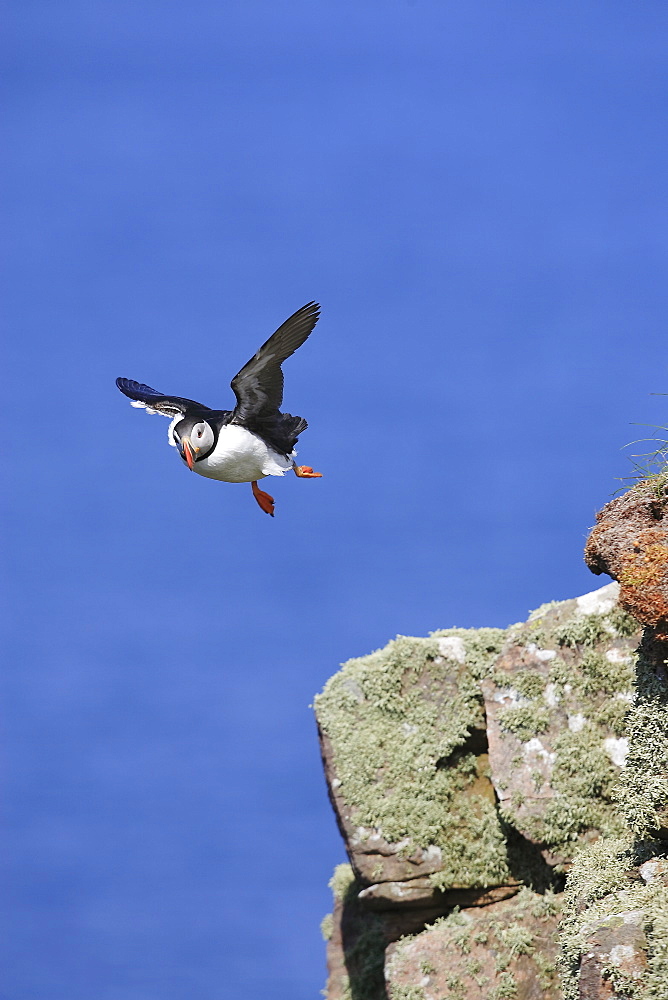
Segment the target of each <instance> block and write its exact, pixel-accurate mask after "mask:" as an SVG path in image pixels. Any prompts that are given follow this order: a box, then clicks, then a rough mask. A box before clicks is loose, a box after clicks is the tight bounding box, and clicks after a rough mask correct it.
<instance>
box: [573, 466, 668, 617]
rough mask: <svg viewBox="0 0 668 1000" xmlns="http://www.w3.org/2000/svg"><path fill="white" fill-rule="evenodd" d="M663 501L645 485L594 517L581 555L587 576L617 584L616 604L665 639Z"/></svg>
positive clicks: (667, 585)
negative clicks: (602, 575)
mask: <svg viewBox="0 0 668 1000" xmlns="http://www.w3.org/2000/svg"><path fill="white" fill-rule="evenodd" d="M666 514H668V496H665V495H664V493H663V489H661V490H659V489H658V488H657V486H656V485H655V484H654V483H653V482H652V481H651V480H648V481H646V482H644V483H640V484H639V485H638V486H635V487H634V488H633V489H632V490H629V492H628V493H625V494H624V496H621V497H617V498H616V499H615V500H612V501H611V502H610V503H609V504H606V506H605V507H604V508H603V510H601V511H599V513H598V514H597V515H596V521H597V524H596V527H595V528H594V529H593V531H592V533H591V535H590V536H589V540H588V542H587V546H586V549H585V562H586V563H587V566H588V567H589V569H590V570H591V571H592V573H596V574H600V573H607V574H608V575H609V576H611V577H613V579H615V580H618V581H619V584H620V587H621V591H620V595H619V603H620V605H621V606H622V607H623V608H624V610H625V611H628V613H629V614H631V615H633V617H634V618H636V619H637V620H638V621H639V622H642V623H643V624H644V625H653V626H655V627H656V628H657V630H658V631H659V632H660V633H662V634H663V635H668V519H666Z"/></svg>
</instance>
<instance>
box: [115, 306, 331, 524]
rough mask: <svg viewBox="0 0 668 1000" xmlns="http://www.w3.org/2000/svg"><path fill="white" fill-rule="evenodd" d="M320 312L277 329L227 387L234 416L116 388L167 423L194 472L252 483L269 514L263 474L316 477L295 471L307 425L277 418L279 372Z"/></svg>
mask: <svg viewBox="0 0 668 1000" xmlns="http://www.w3.org/2000/svg"><path fill="white" fill-rule="evenodd" d="M319 315H320V306H319V305H318V303H317V302H309V303H307V305H305V306H302V308H301V309H298V310H297V312H296V313H294V314H293V315H292V316H290V318H289V319H286V321H285V323H283V325H282V326H279V328H278V330H277V331H276V333H272V335H271V337H270V338H269V340H268V341H267V342H266V343H265V344H263V345H262V347H261V348H260V350H259V351H258V352H257V354H255V355H254V356H253V357H252V358H251V359H250V361H249V362H248V363H247V364H245V365H244V366H243V368H242V369H241V371H240V372H238V374H236V375H235V376H234V378H233V379H232V382H231V383H230V384H231V386H232V389H233V390H234V395H235V396H236V398H237V405H236V407H235V408H234V410H212V409H210V407H208V406H204V405H203V404H202V403H196V402H195V401H194V400H192V399H183V398H182V397H181V396H165V395H163V393H161V392H157V391H156V390H155V389H151V387H150V386H148V385H143V384H142V383H140V382H133V381H132V379H129V378H117V379H116V385H117V386H118V388H119V389H120V390H121V392H122V393H124V394H125V395H126V396H129V397H130V399H131V400H132V404H131V405H132V406H139V407H143V408H144V409H145V410H146V412H147V413H162V414H164V416H166V417H171V418H172V422H171V424H170V425H169V431H168V437H169V443H170V444H171V445H172V446H174V447H176V448H178V451H179V454H180V455H181V458H182V459H183V461H184V462H185V463H186V465H187V466H188V468H189V469H190V470H191V472H197V473H199V475H200V476H206V477H207V478H208V479H221V480H222V481H223V482H225V483H250V484H251V488H252V490H253V496H254V497H255V499H256V500H257V502H258V504H259V505H260V507H261V508H262V510H263V511H264V512H265V513H266V514H270V515H271V516H272V517H273V516H274V498H273V497H271V496H269V494H268V493H265V492H264V491H263V490H261V489H259V487H258V485H257V481H258V479H263V478H264V477H265V476H283V475H285V473H286V472H289V471H290V469H292V471H293V472H295V473H296V475H297V476H299V478H300V479H320V478H322V476H321V473H320V472H314V471H313V469H312V468H311V467H310V466H309V465H297V463H296V462H295V455H296V454H297V453H296V451H295V450H294V448H295V444H296V443H297V436H298V435H299V434H301V433H302V431H304V430H306V428H307V426H308V424H307V423H306V421H305V420H304V418H303V417H293V416H292V415H291V414H290V413H281V412H280V411H279V407H280V405H281V403H282V402H283V372H282V371H281V365H282V363H283V362H284V361H285V360H286V358H289V357H290V355H291V354H294V352H295V351H296V350H297V348H298V347H301V345H302V344H303V343H304V341H305V340H306V338H307V337H308V336H309V334H310V333H311V331H312V330H313V328H314V326H315V324H316V323H317V322H318V316H319Z"/></svg>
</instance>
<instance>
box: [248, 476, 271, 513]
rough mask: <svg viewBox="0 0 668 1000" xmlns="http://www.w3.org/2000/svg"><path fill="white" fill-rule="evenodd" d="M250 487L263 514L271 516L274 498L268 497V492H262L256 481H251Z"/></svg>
mask: <svg viewBox="0 0 668 1000" xmlns="http://www.w3.org/2000/svg"><path fill="white" fill-rule="evenodd" d="M251 489H252V490H253V496H254V497H255V499H256V500H257V502H258V505H259V506H260V507H261V508H262V510H263V511H264V512H265V514H269V515H271V517H273V516H274V498H273V497H270V496H269V494H268V493H265V492H264V490H261V489H260V487H259V486H258V485H257V482H256V481H254V482H252V483H251Z"/></svg>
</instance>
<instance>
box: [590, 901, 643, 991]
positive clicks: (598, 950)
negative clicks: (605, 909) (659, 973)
mask: <svg viewBox="0 0 668 1000" xmlns="http://www.w3.org/2000/svg"><path fill="white" fill-rule="evenodd" d="M645 919H646V915H645V913H644V911H643V910H626V911H625V912H622V913H615V914H613V915H611V916H608V917H603V918H602V919H600V920H597V921H595V922H594V923H593V924H591V925H589V926H585V928H584V929H583V936H584V954H583V955H582V958H581V960H580V970H579V978H578V989H579V997H580V998H581V1000H604V998H607V997H624V998H626V997H628V995H629V994H628V987H629V984H632V985H635V986H639V985H640V984H641V983H642V982H643V980H644V979H645V977H646V973H647V938H646V937H645V932H644V929H643V927H644V923H645ZM615 981H616V982H615ZM616 986H618V987H619V989H617V988H616Z"/></svg>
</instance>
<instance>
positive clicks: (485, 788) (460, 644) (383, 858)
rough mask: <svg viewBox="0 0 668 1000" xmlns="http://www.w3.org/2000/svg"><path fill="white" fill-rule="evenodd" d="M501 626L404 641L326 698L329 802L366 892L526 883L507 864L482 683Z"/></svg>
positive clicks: (359, 664) (322, 705)
mask: <svg viewBox="0 0 668 1000" xmlns="http://www.w3.org/2000/svg"><path fill="white" fill-rule="evenodd" d="M503 636H504V633H503V632H502V630H500V629H479V630H466V629H450V630H448V631H446V632H442V633H438V634H437V635H435V636H434V637H432V638H429V639H415V638H408V637H399V638H398V639H396V640H395V641H394V642H391V643H390V644H389V646H387V647H386V648H385V649H383V650H379V651H378V652H376V653H372V654H371V655H370V656H365V657H362V658H360V659H357V660H351V661H349V662H348V663H346V664H345V665H344V666H343V668H342V670H341V671H340V672H339V673H338V674H336V675H335V676H334V677H332V678H331V680H330V681H329V682H328V683H327V685H326V687H325V690H324V691H323V693H322V694H321V695H319V696H318V697H317V698H316V705H315V707H316V714H317V718H318V723H319V727H320V731H321V738H322V749H323V761H324V767H325V773H326V776H327V781H328V786H329V791H330V796H331V799H332V803H333V805H334V809H335V811H336V814H337V818H338V821H339V825H340V828H341V832H342V834H343V837H344V839H345V841H346V848H347V851H348V855H349V857H350V860H351V863H352V865H353V868H354V870H355V872H356V875H357V877H358V878H359V879H361V880H362V882H364V883H368V884H376V883H379V882H397V881H403V880H406V879H413V878H420V877H424V876H430V877H431V879H432V884H433V885H434V886H435V888H439V889H451V888H453V889H457V888H481V889H487V888H488V887H490V886H497V885H506V884H508V885H510V884H513V883H515V882H516V881H517V879H516V877H515V876H514V875H513V873H512V872H511V870H510V868H509V865H508V858H507V848H506V840H505V834H504V831H503V828H502V824H501V820H500V817H499V815H498V809H497V805H496V801H495V795H494V788H493V786H492V782H491V778H490V774H489V766H488V758H487V748H486V737H485V721H484V714H483V706H482V696H481V692H480V683H479V681H480V677H481V676H482V675H483V674H484V673H485V672H486V671H487V670H489V668H490V665H491V663H492V661H493V659H494V657H495V656H496V655H497V654H498V651H499V649H500V644H501V641H502V639H503Z"/></svg>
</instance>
